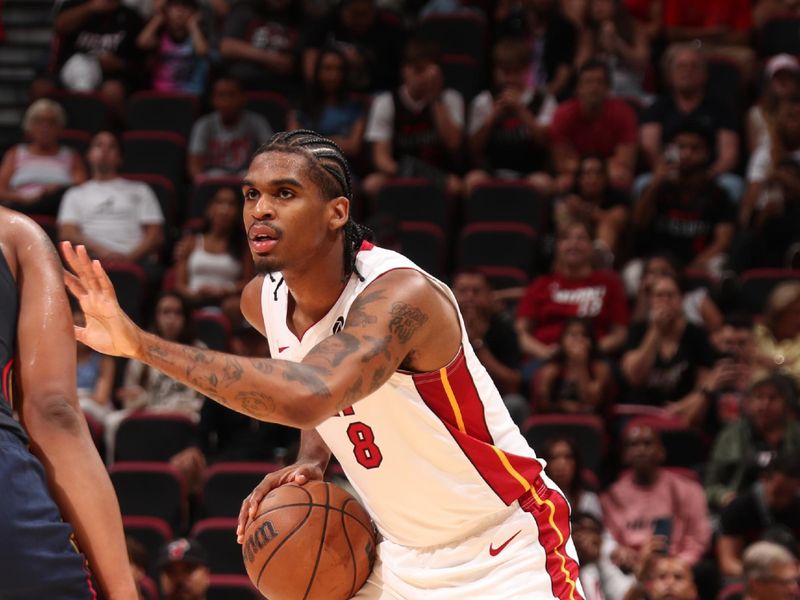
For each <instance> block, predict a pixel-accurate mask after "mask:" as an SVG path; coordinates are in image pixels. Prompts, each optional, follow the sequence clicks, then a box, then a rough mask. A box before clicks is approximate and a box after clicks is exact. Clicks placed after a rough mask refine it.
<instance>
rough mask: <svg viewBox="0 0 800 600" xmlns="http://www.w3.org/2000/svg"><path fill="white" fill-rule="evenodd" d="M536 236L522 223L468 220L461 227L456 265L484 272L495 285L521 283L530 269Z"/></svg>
mask: <svg viewBox="0 0 800 600" xmlns="http://www.w3.org/2000/svg"><path fill="white" fill-rule="evenodd" d="M535 238H536V235H535V231H534V229H533V227H531V226H530V225H527V224H525V223H512V222H487V223H471V224H469V225H467V226H465V227H464V228H463V229H462V231H461V241H460V245H459V253H458V268H459V269H477V270H479V271H481V272H483V273H484V274H485V275H486V276H487V277H488V278H489V280H490V281H491V282H492V285H493V286H494V288H495V289H503V288H509V287H518V286H524V285H526V284H527V283H528V281H529V279H530V277H531V275H532V272H533V265H534V260H533V255H534V240H535Z"/></svg>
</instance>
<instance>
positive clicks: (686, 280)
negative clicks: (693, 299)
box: [681, 269, 719, 291]
mask: <svg viewBox="0 0 800 600" xmlns="http://www.w3.org/2000/svg"><path fill="white" fill-rule="evenodd" d="M681 282H682V285H683V288H684V290H685V291H691V290H696V289H698V288H706V289H707V290H709V291H711V290H715V289H716V288H717V285H718V284H719V282H718V281H717V280H716V279H715V278H714V276H713V275H711V274H710V273H709V272H708V271H705V270H703V269H686V270H684V271H683V274H682V275H681Z"/></svg>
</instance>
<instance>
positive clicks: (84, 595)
mask: <svg viewBox="0 0 800 600" xmlns="http://www.w3.org/2000/svg"><path fill="white" fill-rule="evenodd" d="M62 282H63V271H62V268H61V263H60V261H59V260H58V255H57V254H56V252H55V249H54V248H53V245H52V244H51V243H50V240H49V239H48V238H47V236H46V235H45V233H44V232H43V231H42V230H41V229H40V228H39V226H38V225H36V224H35V223H34V222H33V221H31V220H30V219H29V218H28V217H25V216H23V215H21V214H19V213H17V212H14V211H11V210H9V209H7V208H2V207H0V366H2V369H3V371H2V373H3V377H2V387H1V388H0V486H2V491H0V598H2V599H3V600H31V599H33V598H54V599H55V598H57V599H58V600H88V599H90V598H96V597H97V596H96V595H95V592H94V590H93V589H92V585H91V582H90V580H89V574H88V571H87V570H86V568H85V565H86V559H85V558H84V557H83V556H82V555H81V554H79V553H78V551H77V550H76V549H75V546H74V545H73V544H72V542H71V535H72V532H73V529H74V532H75V537H76V538H77V541H78V544H79V545H80V547H81V549H82V550H83V551H84V552H85V553H86V557H87V558H88V563H89V565H90V566H91V568H92V570H93V572H94V575H95V576H96V579H97V581H98V582H99V584H100V587H101V588H102V591H103V593H104V597H105V598H108V599H110V600H116V599H119V600H135V599H136V598H137V597H138V596H137V593H136V588H135V586H134V583H133V576H132V574H131V570H130V567H129V563H128V555H127V552H126V549H125V541H124V538H123V534H122V522H121V520H120V515H119V505H118V504H117V498H116V496H115V495H114V490H113V488H112V487H111V481H110V480H109V478H108V474H107V473H106V470H105V467H104V466H103V463H102V461H101V460H100V457H99V455H98V453H97V450H96V449H95V446H94V443H93V442H92V438H91V436H90V435H89V429H88V427H87V425H86V421H85V420H84V418H83V414H82V413H81V411H80V408H79V406H78V399H77V386H76V383H75V377H76V372H77V369H76V366H75V357H76V352H75V337H74V335H73V331H72V313H71V312H70V309H69V303H68V302H67V295H66V293H65V291H64V287H63V283H62ZM12 365H13V369H12ZM12 371H13V374H12ZM14 384H16V385H14ZM12 388H14V389H16V391H17V393H16V394H14V395H13V402H14V405H15V408H16V410H17V411H18V412H19V416H20V419H21V422H22V425H23V426H24V428H23V426H21V425H20V423H18V422H17V421H16V420H15V419H14V417H13V416H12V406H11V402H12V393H11V390H12ZM37 459H38V460H37ZM48 487H49V489H50V493H52V497H51V496H50V494H49V493H48ZM62 517H63V519H64V520H66V521H67V522H66V523H65V522H64V521H62Z"/></svg>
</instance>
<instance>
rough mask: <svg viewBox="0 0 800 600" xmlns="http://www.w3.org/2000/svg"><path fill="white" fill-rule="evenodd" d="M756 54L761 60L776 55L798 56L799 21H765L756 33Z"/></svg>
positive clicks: (782, 19) (786, 18)
mask: <svg viewBox="0 0 800 600" xmlns="http://www.w3.org/2000/svg"><path fill="white" fill-rule="evenodd" d="M756 39H757V44H756V47H757V48H758V53H759V54H760V55H761V56H762V57H763V58H768V57H770V56H775V55H776V54H784V53H785V54H794V55H798V54H800V19H798V18H794V17H791V18H788V17H781V18H777V19H772V20H770V21H767V22H766V23H765V24H764V25H762V26H761V28H760V29H759V30H758V31H757V32H756Z"/></svg>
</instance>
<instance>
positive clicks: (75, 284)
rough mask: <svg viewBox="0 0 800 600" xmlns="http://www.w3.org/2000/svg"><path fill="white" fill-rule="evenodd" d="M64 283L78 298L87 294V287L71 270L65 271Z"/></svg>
mask: <svg viewBox="0 0 800 600" xmlns="http://www.w3.org/2000/svg"><path fill="white" fill-rule="evenodd" d="M64 285H66V286H67V289H68V290H69V291H70V292H71V293H72V295H73V296H75V297H76V298H78V299H80V297H81V296H84V295H85V294H86V288H85V287H83V284H82V283H81V280H80V279H78V278H77V277H75V275H73V274H72V273H70V272H69V271H64Z"/></svg>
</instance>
